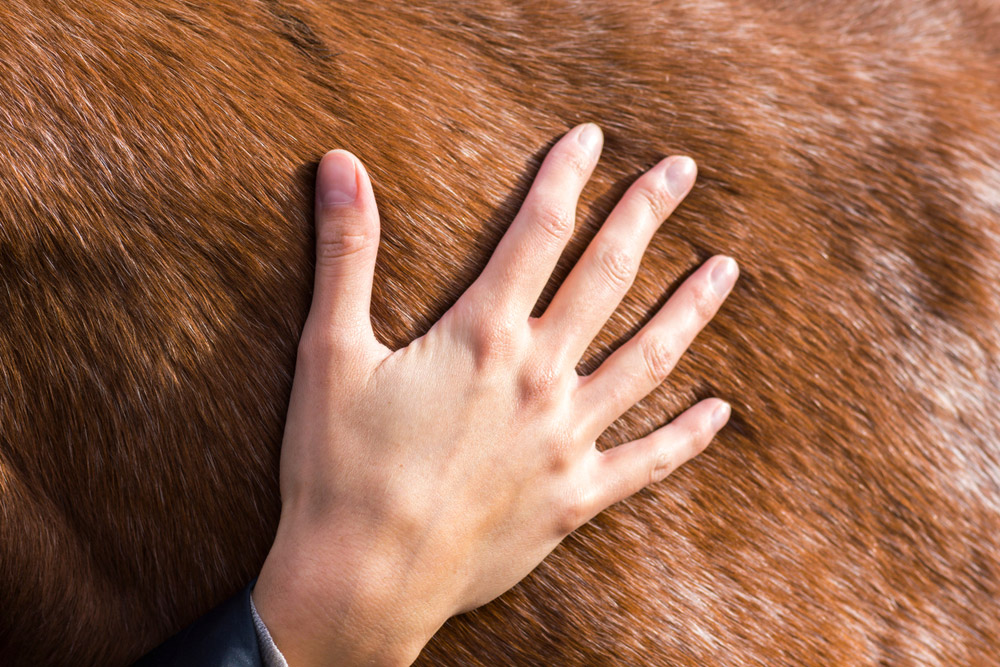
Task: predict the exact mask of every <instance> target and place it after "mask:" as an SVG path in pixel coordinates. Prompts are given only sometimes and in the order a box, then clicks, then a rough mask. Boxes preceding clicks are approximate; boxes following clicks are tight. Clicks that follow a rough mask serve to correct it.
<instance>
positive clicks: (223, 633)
mask: <svg viewBox="0 0 1000 667" xmlns="http://www.w3.org/2000/svg"><path fill="white" fill-rule="evenodd" d="M255 582H256V580H254V581H251V582H250V583H249V584H248V585H247V587H246V588H244V589H243V590H242V591H240V592H239V593H237V594H236V595H234V596H233V597H231V598H229V599H228V600H226V601H225V602H223V603H222V604H220V605H219V606H218V607H216V608H215V609H213V610H212V611H210V612H208V613H207V614H205V615H204V616H202V617H201V618H199V619H198V620H197V621H195V622H194V623H192V624H191V625H189V626H188V627H186V628H184V629H183V630H181V631H180V632H178V633H177V634H176V635H174V636H173V637H171V638H170V639H168V640H167V641H165V642H163V643H162V644H160V645H159V646H158V647H156V648H155V649H153V650H152V651H151V652H149V653H147V654H146V655H145V656H143V657H142V658H140V659H139V661H138V662H137V663H135V665H134V667H174V666H175V665H176V666H177V667H181V666H182V665H183V666H184V667H263V663H262V662H261V656H260V648H259V647H258V645H257V630H256V629H255V628H254V624H253V613H252V612H251V611H250V591H251V590H253V585H254V583H255Z"/></svg>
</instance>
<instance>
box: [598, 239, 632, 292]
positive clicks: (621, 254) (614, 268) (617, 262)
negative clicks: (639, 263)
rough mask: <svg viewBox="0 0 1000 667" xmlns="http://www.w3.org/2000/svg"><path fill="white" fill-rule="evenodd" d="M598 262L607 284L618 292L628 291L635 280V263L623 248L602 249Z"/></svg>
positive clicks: (610, 247)
mask: <svg viewBox="0 0 1000 667" xmlns="http://www.w3.org/2000/svg"><path fill="white" fill-rule="evenodd" d="M597 261H598V265H599V267H600V272H601V275H602V276H603V278H604V280H605V282H606V283H607V284H608V285H609V286H610V287H611V288H612V289H613V290H615V291H616V292H620V291H622V290H627V289H628V288H629V286H630V285H631V284H632V281H633V280H634V279H635V271H636V267H635V261H634V260H633V259H632V256H631V255H630V254H629V253H628V252H627V251H626V250H624V249H623V248H620V247H617V246H609V247H605V248H602V249H601V251H600V254H599V255H598V257H597Z"/></svg>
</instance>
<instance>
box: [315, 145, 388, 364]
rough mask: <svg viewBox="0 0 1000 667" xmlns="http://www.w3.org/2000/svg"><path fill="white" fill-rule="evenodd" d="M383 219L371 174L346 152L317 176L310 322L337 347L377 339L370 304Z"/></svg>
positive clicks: (329, 157) (327, 160) (330, 158)
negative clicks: (379, 213)
mask: <svg viewBox="0 0 1000 667" xmlns="http://www.w3.org/2000/svg"><path fill="white" fill-rule="evenodd" d="M378 240H379V221H378V209H377V208H376V206H375V195H374V193H373V192H372V186H371V181H369V179H368V172H367V171H366V170H365V168H364V167H363V166H362V165H361V163H360V162H359V161H358V159H357V158H356V157H354V156H353V155H351V154H350V153H348V152H347V151H344V150H335V151H330V152H329V153H327V154H326V155H324V156H323V159H322V160H320V163H319V171H318V172H317V174H316V282H315V285H314V287H313V298H312V305H311V306H310V309H309V321H308V322H307V326H310V327H320V328H321V329H322V330H323V331H322V333H323V336H322V337H323V338H327V340H332V341H334V343H335V344H336V345H337V346H338V347H344V346H349V347H356V346H357V345H358V344H364V343H368V342H372V341H374V335H373V334H372V328H371V316H370V309H369V307H370V305H371V295H372V277H373V276H374V273H375V255H376V253H377V252H378Z"/></svg>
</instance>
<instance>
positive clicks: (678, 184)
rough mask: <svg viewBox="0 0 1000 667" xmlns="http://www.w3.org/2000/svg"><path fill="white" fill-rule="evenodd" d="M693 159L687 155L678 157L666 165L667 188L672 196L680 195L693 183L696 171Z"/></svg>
mask: <svg viewBox="0 0 1000 667" xmlns="http://www.w3.org/2000/svg"><path fill="white" fill-rule="evenodd" d="M697 171H698V170H697V169H696V168H695V165H694V160H692V159H691V158H689V157H684V156H681V157H678V158H675V159H674V160H673V161H671V162H670V166H668V167H667V190H668V191H669V192H670V194H671V196H673V197H680V196H681V195H683V194H684V193H685V192H687V191H688V190H690V189H691V186H692V185H694V176H695V174H696V173H697Z"/></svg>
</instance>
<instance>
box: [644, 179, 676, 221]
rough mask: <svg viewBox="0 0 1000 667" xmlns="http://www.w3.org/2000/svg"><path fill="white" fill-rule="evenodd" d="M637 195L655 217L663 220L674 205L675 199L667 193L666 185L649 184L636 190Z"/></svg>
mask: <svg viewBox="0 0 1000 667" xmlns="http://www.w3.org/2000/svg"><path fill="white" fill-rule="evenodd" d="M636 195H637V196H638V197H640V198H641V199H642V201H643V202H645V204H646V206H647V207H648V208H649V210H650V212H651V213H652V214H653V217H654V218H655V219H657V220H662V219H663V218H665V217H666V215H667V213H668V212H669V211H670V208H671V206H672V204H673V200H674V198H673V197H672V196H671V195H670V193H669V192H667V187H666V185H665V184H659V185H653V184H648V185H644V186H643V187H640V188H638V189H637V190H636Z"/></svg>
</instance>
